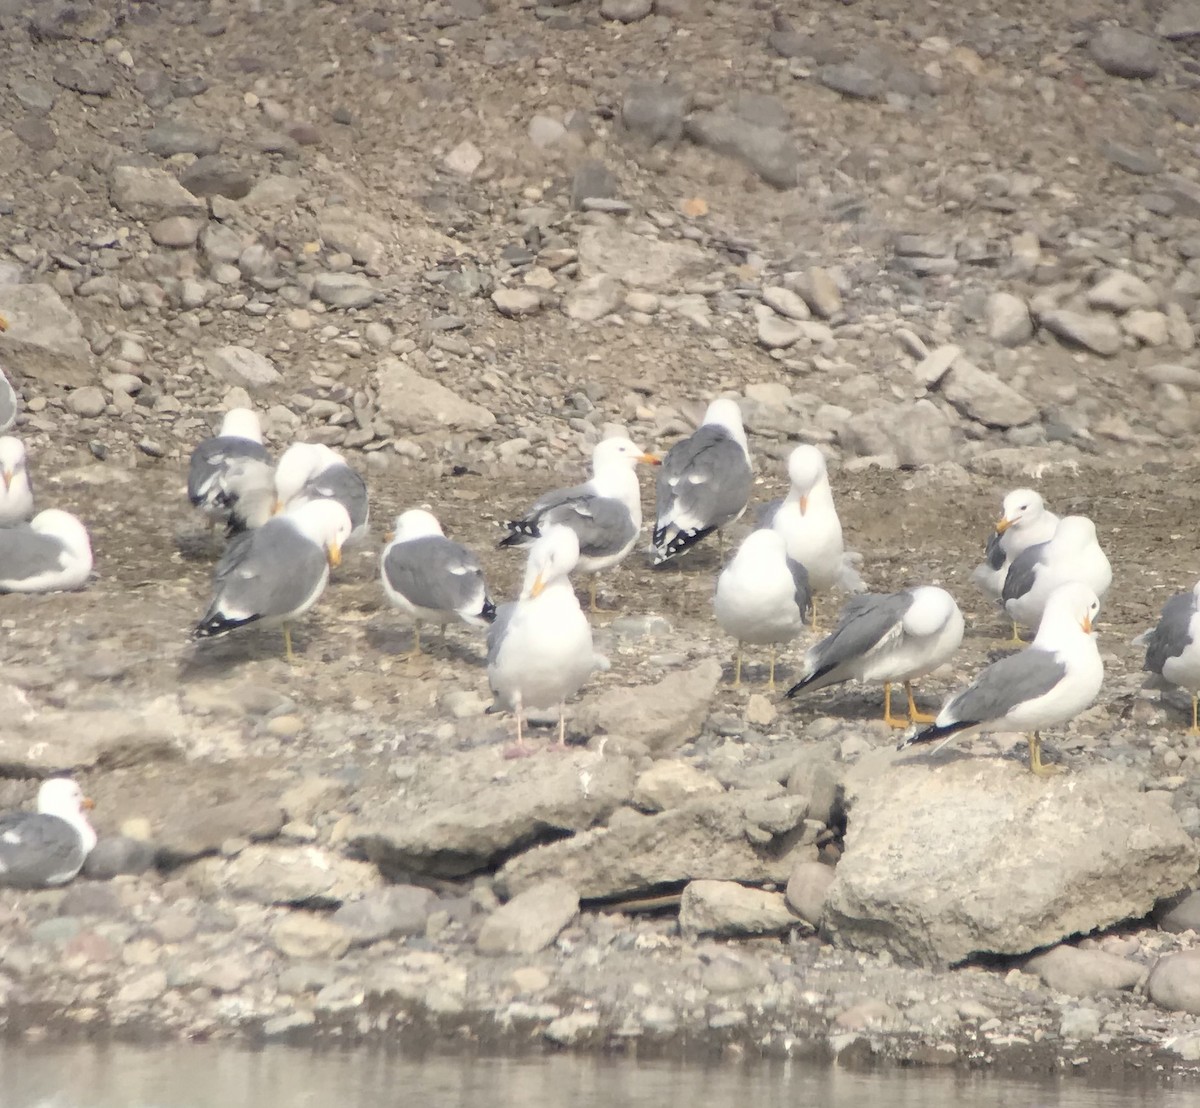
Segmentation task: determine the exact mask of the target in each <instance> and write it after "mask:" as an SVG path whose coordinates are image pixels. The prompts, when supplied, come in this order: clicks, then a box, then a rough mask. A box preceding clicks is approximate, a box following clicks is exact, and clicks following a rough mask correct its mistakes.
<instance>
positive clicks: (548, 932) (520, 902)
mask: <svg viewBox="0 0 1200 1108" xmlns="http://www.w3.org/2000/svg"><path fill="white" fill-rule="evenodd" d="M578 914H579V892H578V890H576V889H574V888H573V887H572V886H571V885H569V884H568V883H567V882H566V881H559V880H550V881H545V882H543V883H542V884H540V885H534V886H533V887H532V888H529V889H526V890H525V891H524V892H522V893H518V894H517V895H516V896H514V897H513V898H512V900H510V901H509V902H508V903H507V904H503V905H501V906H500V907H499V908H497V909H496V910H495V911H494V912H493V913H492V914H491V915H490V916H488V918H487V919H486V920H484V921H483V927H482V928H480V931H479V939H478V940H477V943H476V945H477V946H478V948H479V950H480V953H482V954H496V955H500V954H536V953H537V952H538V951H539V950H543V949H544V948H545V947H548V946H549V945H550V944H551V943H552V942H554V940H555V938H557V936H558V933H559V932H560V931H561V930H562V929H563V928H564V927H566V926H567V924H569V923H570V922H571V921H572V920H573V919H574V918H575V917H576V916H577V915H578Z"/></svg>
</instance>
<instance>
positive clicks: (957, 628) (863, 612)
mask: <svg viewBox="0 0 1200 1108" xmlns="http://www.w3.org/2000/svg"><path fill="white" fill-rule="evenodd" d="M962 638H963V617H962V612H960V611H959V609H958V605H957V604H956V603H955V602H954V597H952V596H951V595H950V594H949V593H948V592H947V591H946V590H945V589H941V588H938V587H936V586H934V585H918V586H917V587H916V588H912V589H904V590H903V591H902V592H894V593H888V594H873V593H863V594H862V595H860V596H855V597H852V598H851V599H850V601H849V602H848V603H847V604H846V606H845V608H843V609H842V613H841V615H840V616H839V618H838V623H837V626H836V627H835V628H834V629H833V631H832V632H831V633H830V634H829V635H828V636H827V637H826V638H824V639H822V640H821V641H820V642H819V643H816V644H815V645H814V646H812V647H811V648H810V649H809V651H808V654H807V655H806V656H805V659H804V676H803V677H802V678H801V679H800V680H799V681H797V682H796V684H795V685H793V686H792V687H791V688H790V689H788V693H787V695H788V696H798V695H799V694H800V693H802V692H814V691H816V690H817V689H823V688H826V687H827V686H829V685H837V684H840V683H841V682H843V681H864V682H883V719H884V722H885V723H887V724H889V725H890V726H892V727H905V726H907V725H908V724H910V723H932V722H933V716H929V715H923V714H922V713H921V712H919V711H918V710H917V706H916V702H915V701H914V699H913V690H912V683H913V682H914V681H916V680H917V679H919V678H921V677H924V676H925V675H926V674H929V673H932V672H933V671H934V670H935V669H937V668H938V666H940V665H942V664H943V663H945V662H947V661H949V660H950V657H951V656H952V655H953V654H954V652H955V651H956V650H957V649H958V648H959V646H960V645H961V643H962ZM893 684H903V685H904V691H905V693H906V694H907V696H908V718H907V719H897V718H896V717H894V716H893V715H892V685H893Z"/></svg>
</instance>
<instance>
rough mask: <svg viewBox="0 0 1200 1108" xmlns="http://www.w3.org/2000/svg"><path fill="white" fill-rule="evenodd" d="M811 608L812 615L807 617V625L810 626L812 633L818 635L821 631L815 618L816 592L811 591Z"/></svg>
mask: <svg viewBox="0 0 1200 1108" xmlns="http://www.w3.org/2000/svg"><path fill="white" fill-rule="evenodd" d="M811 608H812V615H811V617H810V619H809V624H808V625H809V626H810V627H811V628H812V631H813V634H814V635H819V634H820V633H821V625H820V622H819V621H818V619H817V594H816V593H813V597H812V601H811Z"/></svg>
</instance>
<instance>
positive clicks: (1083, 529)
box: [1052, 516, 1096, 550]
mask: <svg viewBox="0 0 1200 1108" xmlns="http://www.w3.org/2000/svg"><path fill="white" fill-rule="evenodd" d="M1052 541H1053V543H1054V545H1055V546H1056V547H1065V548H1066V549H1068V550H1083V549H1084V548H1085V547H1087V546H1089V545H1090V544H1092V543H1094V542H1095V541H1096V525H1095V524H1094V523H1093V522H1092V521H1091V520H1090V519H1088V517H1087V516H1063V517H1062V519H1060V520H1059V521H1058V526H1057V527H1056V528H1055V529H1054V538H1053V540H1052Z"/></svg>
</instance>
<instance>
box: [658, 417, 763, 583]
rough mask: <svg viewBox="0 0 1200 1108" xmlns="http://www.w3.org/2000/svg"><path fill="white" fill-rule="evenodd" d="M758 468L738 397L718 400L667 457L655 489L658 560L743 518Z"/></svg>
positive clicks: (671, 555)
mask: <svg viewBox="0 0 1200 1108" xmlns="http://www.w3.org/2000/svg"><path fill="white" fill-rule="evenodd" d="M753 484H754V471H753V470H752V469H751V466H750V450H749V447H748V445H747V443H746V432H745V429H744V428H743V427H742V413H741V409H740V408H738V406H737V403H736V402H735V401H733V400H714V401H713V402H712V403H711V404H709V406H708V410H707V411H706V412H705V413H704V422H703V423H702V424H701V425H700V427H699V428H698V429H697V430H696V431H695V433H694V434H691V435H689V436H688V437H687V438H685V439H682V440H681V441H679V442H677V443H676V444H675V445H674V446H672V447H671V449H670V450H669V451H668V452H667V455H666V457H665V458H663V463H662V469H661V470H659V474H658V482H657V488H656V494H657V495H656V501H657V504H656V511H655V522H654V535H653V539H652V542H651V547H650V549H651V553H652V554H653V556H654V564H655V565H659V564H660V563H662V562H665V561H668V560H669V559H671V558H675V557H677V556H678V555H680V554H682V553H684V551H686V550H690V549H691V548H692V547H693V546H695V545H696V543H698V542H700V541H701V540H702V539H704V538H705V537H706V536H708V535H711V534H712V533H713V531H716V532H717V533H718V536H719V535H720V532H721V530H722V528H725V527H728V526H729V524H731V523H733V522H734V521H735V520H737V519H738V518H740V516H741V514H742V513H743V512H744V511H745V510H746V505H747V504H748V503H749V501H750V490H751V488H752V486H753Z"/></svg>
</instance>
